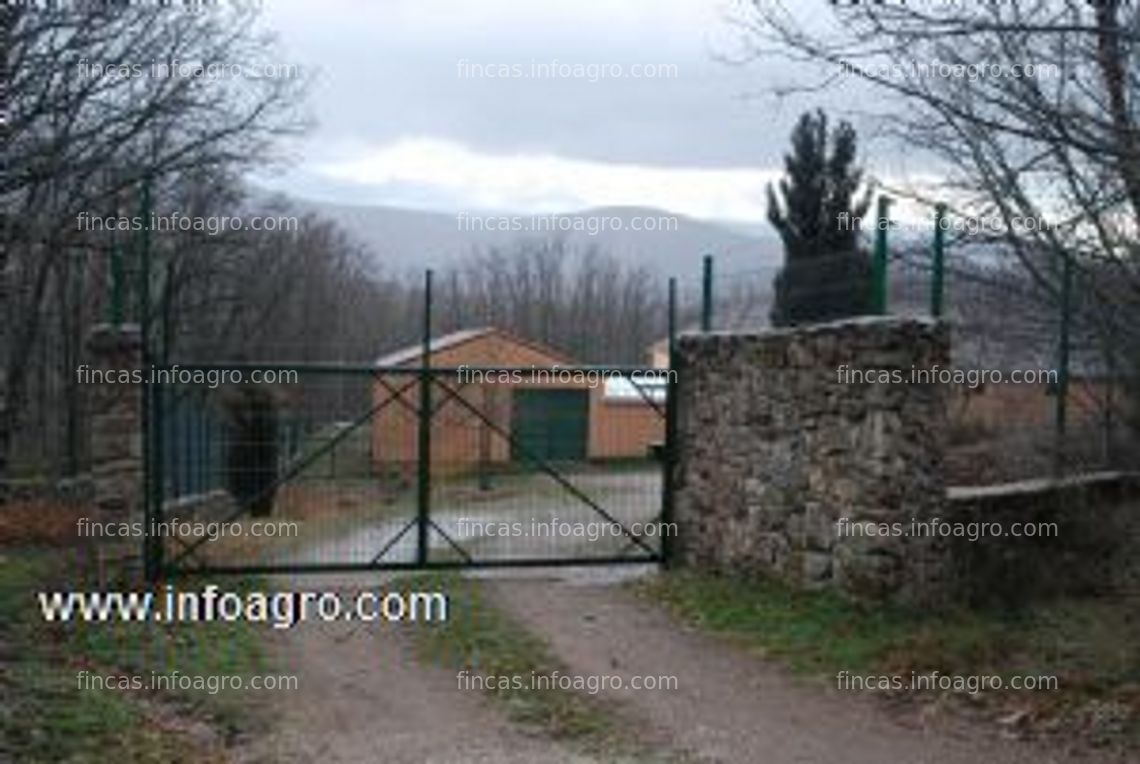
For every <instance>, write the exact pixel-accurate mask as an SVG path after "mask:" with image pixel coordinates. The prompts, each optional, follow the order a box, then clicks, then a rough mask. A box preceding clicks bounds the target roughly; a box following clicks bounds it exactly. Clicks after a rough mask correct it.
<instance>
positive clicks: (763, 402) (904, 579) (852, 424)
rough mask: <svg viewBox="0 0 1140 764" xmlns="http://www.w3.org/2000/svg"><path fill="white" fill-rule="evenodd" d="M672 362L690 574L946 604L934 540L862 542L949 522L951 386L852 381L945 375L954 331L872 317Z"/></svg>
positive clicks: (731, 343) (686, 338) (699, 341)
mask: <svg viewBox="0 0 1140 764" xmlns="http://www.w3.org/2000/svg"><path fill="white" fill-rule="evenodd" d="M677 356H678V357H677V358H676V359H675V361H674V363H675V365H676V367H677V369H678V374H679V383H678V401H677V405H678V435H679V437H678V441H679V443H678V449H679V451H678V461H677V466H676V470H677V471H676V473H675V480H676V483H675V487H676V494H675V496H676V499H675V501H676V504H675V507H676V509H675V516H676V521H677V523H678V526H679V534H678V543H677V546H678V549H677V551H678V555H679V561H680V562H681V564H690V565H696V566H699V567H703V568H711V569H717V570H725V571H729V570H731V571H733V572H737V573H740V572H753V573H762V574H766V575H772V576H775V577H778V578H780V579H783V580H786V581H788V582H791V583H793V584H796V585H800V586H806V587H816V588H819V587H830V588H835V589H837V590H839V591H841V592H842V593H844V594H845V595H847V596H849V597H852V598H856V599H871V600H899V601H908V602H927V601H931V600H933V599H937V598H938V597H939V596H941V593H942V592H943V591H944V588H945V587H944V581H943V578H944V570H945V565H944V559H945V558H944V555H943V554H942V551H941V550H940V549H938V548H936V544H937V542H936V541H934V540H932V539H931V538H929V537H927V538H913V537H904V536H882V535H863V534H861V533H859V532H858V531H859V530H860V525H861V524H865V523H892V522H900V523H907V524H909V523H910V522H911V520H912V519H915V520H923V519H926V518H930V517H934V516H937V515H938V513H939V510H940V507H941V506H942V503H943V497H944V486H943V483H942V454H943V442H944V434H943V433H944V427H943V424H944V422H945V402H946V394H947V390H946V389H945V385H938V384H911V383H909V382H902V383H890V382H887V383H884V382H867V381H861V380H858V379H855V377H856V376H857V375H848V374H846V373H845V372H843V371H841V370H842V369H844V368H847V369H856V370H861V371H865V372H876V373H877V372H881V371H891V370H895V371H898V372H901V373H902V374H904V375H907V376H909V373H910V370H911V369H912V368H917V369H926V368H932V367H933V366H934V365H936V364H937V365H939V366H941V367H942V368H945V367H946V366H947V365H948V363H949V340H948V335H947V331H946V328H945V326H943V325H940V324H937V323H934V322H929V321H924V320H916V319H901V318H873V319H855V320H850V321H842V322H836V323H830V324H823V325H820V326H816V327H812V328H807V329H798V330H770V331H764V332H759V333H752V334H740V333H731V334H730V333H712V334H699V335H698V334H693V335H682V336H681V337H680V338H679V339H678V353H677ZM840 518H847V520H845V521H844V522H843V523H842V525H843V531H844V532H843V533H841V532H840Z"/></svg>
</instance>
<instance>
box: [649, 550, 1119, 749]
mask: <svg viewBox="0 0 1140 764" xmlns="http://www.w3.org/2000/svg"><path fill="white" fill-rule="evenodd" d="M636 588H637V591H638V592H639V593H640V594H641V595H642V596H646V597H650V598H652V599H655V600H657V601H659V602H662V603H664V604H665V605H666V606H668V607H669V608H670V609H671V610H672V611H673V612H674V613H675V614H677V615H678V616H679V617H681V618H682V619H683V620H686V621H688V622H689V623H692V624H694V625H697V626H700V627H703V628H705V629H708V630H710V631H713V632H717V633H720V634H723V635H726V636H728V637H730V638H731V639H733V640H734V641H736V642H738V643H739V644H741V645H743V646H745V647H747V648H750V649H753V650H756V651H758V652H760V653H762V654H764V655H766V656H772V657H775V658H779V659H781V660H782V661H784V662H786V663H787V664H788V665H789V666H791V668H792V669H793V670H795V671H797V672H799V673H803V674H811V675H819V676H827V677H828V678H829V681H831V682H834V681H835V680H834V677H835V675H836V674H837V673H838V672H840V671H844V670H846V671H850V672H853V673H856V674H863V675H867V674H876V675H897V676H903V677H909V675H910V673H911V672H912V671H913V672H915V673H916V674H921V673H928V672H931V671H935V670H937V671H939V672H941V674H943V675H956V676H978V675H987V676H1001V677H1004V678H1006V679H1009V678H1011V677H1013V676H1015V675H1018V676H1030V675H1032V676H1040V675H1052V676H1056V677H1057V680H1058V685H1059V689H1058V690H1057V691H1039V692H1026V691H1021V692H1018V691H1013V690H1007V691H985V692H982V693H979V695H978V696H975V697H972V698H971V700H973V701H975V703H976V704H978V705H980V706H981V707H983V708H990V709H992V710H994V711H995V712H997V713H1005V712H1009V711H1011V710H1016V711H1020V712H1025V716H1027V717H1031V718H1033V719H1037V720H1040V721H1042V722H1047V723H1048V725H1049V726H1052V727H1057V726H1063V727H1069V726H1077V727H1081V728H1082V729H1086V730H1088V731H1090V732H1092V734H1093V736H1094V737H1106V738H1112V739H1126V740H1128V741H1130V742H1132V743H1140V639H1137V634H1140V612H1137V609H1136V607H1135V605H1133V606H1132V607H1131V608H1129V607H1126V606H1124V605H1123V604H1122V603H1120V602H1111V601H1106V600H1089V601H1067V602H1059V603H1052V604H1048V605H1040V606H1035V607H1032V608H1026V609H1024V610H1021V611H1016V612H1009V611H971V610H957V611H949V612H940V613H934V612H916V611H912V610H904V609H901V608H892V607H860V606H859V605H857V604H853V603H850V602H847V601H845V600H843V599H841V598H840V597H838V596H836V595H835V594H832V593H829V592H803V591H796V590H793V589H791V588H789V587H786V586H784V585H782V584H780V583H778V582H774V581H770V580H764V579H739V578H731V577H724V576H713V575H703V574H695V573H691V572H676V573H670V574H668V575H664V576H659V577H656V578H654V579H653V580H650V581H645V582H640V583H638V584H637V585H636ZM928 694H929V693H928ZM1094 716H1095V717H1098V719H1099V721H1100V722H1106V717H1108V718H1107V723H1105V724H1103V725H1102V728H1101V729H1097V730H1092V729H1090V725H1092V726H1095V724H1096V723H1097V722H1096V720H1093V719H1092V718H1091V717H1094Z"/></svg>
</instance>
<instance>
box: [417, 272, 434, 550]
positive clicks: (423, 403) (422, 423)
mask: <svg viewBox="0 0 1140 764" xmlns="http://www.w3.org/2000/svg"><path fill="white" fill-rule="evenodd" d="M423 332H424V333H423V359H422V362H421V368H420V411H419V460H418V472H417V477H418V481H417V485H416V518H417V523H416V525H417V528H416V530H417V539H416V562H417V563H418V564H420V565H426V564H427V561H428V523H429V522H430V518H431V370H430V366H431V269H428V270H427V271H425V273H424V325H423Z"/></svg>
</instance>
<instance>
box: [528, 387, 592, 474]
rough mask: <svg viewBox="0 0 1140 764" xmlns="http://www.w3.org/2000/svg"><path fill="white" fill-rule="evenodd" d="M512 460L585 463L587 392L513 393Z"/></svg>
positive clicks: (543, 391)
mask: <svg viewBox="0 0 1140 764" xmlns="http://www.w3.org/2000/svg"><path fill="white" fill-rule="evenodd" d="M513 393H514V394H513V396H512V398H513V399H514V400H513V404H512V411H511V424H512V429H513V430H514V433H513V434H514V443H512V445H511V458H512V459H513V460H514V461H526V459H527V457H528V456H529V457H533V458H538V459H542V460H544V461H551V462H553V461H584V460H585V459H586V439H587V436H588V433H589V421H590V393H589V391H587V390H528V389H525V388H516V389H515V390H514V391H513Z"/></svg>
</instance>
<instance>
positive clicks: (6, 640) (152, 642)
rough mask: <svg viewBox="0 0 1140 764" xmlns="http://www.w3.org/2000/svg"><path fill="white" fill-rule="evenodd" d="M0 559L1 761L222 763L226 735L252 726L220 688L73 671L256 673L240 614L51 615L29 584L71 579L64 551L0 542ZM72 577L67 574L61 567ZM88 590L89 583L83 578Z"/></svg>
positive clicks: (46, 585)
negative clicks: (189, 618) (220, 618)
mask: <svg viewBox="0 0 1140 764" xmlns="http://www.w3.org/2000/svg"><path fill="white" fill-rule="evenodd" d="M2 556H3V562H2V564H0V663H3V665H4V669H5V670H4V671H3V672H2V677H3V678H2V679H0V760H8V759H7V758H6V757H11V760H13V761H66V762H88V761H90V762H97V761H98V762H102V761H131V762H135V761H139V762H150V761H154V762H208V761H222V760H223V759H224V748H225V745H226V743H227V742H229V741H231V740H232V738H233V736H234V735H236V734H237V733H239V732H244V731H250V730H252V729H254V728H255V727H257V726H258V724H260V717H258V716H257V715H256V713H255V712H254V711H250V710H247V709H248V705H247V704H246V703H243V702H242V698H239V697H237V696H238V695H240V693H235V692H226V691H222V692H219V693H217V694H210V693H209V692H208V691H199V692H195V691H191V690H186V691H173V690H171V691H162V692H156V691H148V690H139V691H135V690H126V691H124V690H117V689H99V688H96V687H92V686H81V685H80V681H79V678H78V676H77V675H78V672H80V671H82V670H87V671H90V672H91V673H92V674H94V675H96V676H99V677H109V676H119V677H140V678H141V679H142V681H144V682H145V681H147V680H148V679H149V677H150V676H151V674H152V672H154V673H160V674H161V673H170V672H173V671H175V670H177V671H179V672H181V674H182V675H184V676H207V675H219V674H225V675H250V674H253V673H266V669H267V668H268V661H267V659H266V657H265V655H264V652H263V649H262V645H261V643H260V640H259V637H258V635H257V634H256V633H254V628H253V627H252V626H250V625H248V624H236V623H235V624H225V623H222V624H216V623H210V624H194V625H182V626H177V625H171V626H162V625H155V624H143V623H110V622H108V623H105V624H95V623H91V624H81V623H72V624H52V623H46V622H44V621H43V620H42V616H41V614H40V611H39V606H38V603H37V600H36V598H35V594H36V593H37V592H38V591H42V590H50V589H54V588H59V589H70V588H80V586H81V584H78V583H76V582H75V581H74V571H75V570H77V569H78V565H77V564H75V561H74V560H73V559H70V557H71V556H72V552H71V551H70V550H65V551H60V550H54V551H52V552H50V553H47V552H44V551H37V550H20V551H16V552H13V551H5V552H3V553H2ZM65 566H66V571H67V573H68V575H70V576H72V580H70V581H67V582H65V581H64V577H63V572H64V570H65ZM84 588H89V587H84Z"/></svg>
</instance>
